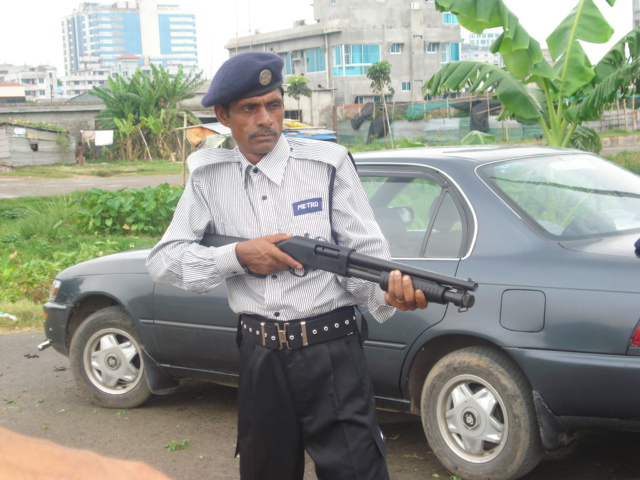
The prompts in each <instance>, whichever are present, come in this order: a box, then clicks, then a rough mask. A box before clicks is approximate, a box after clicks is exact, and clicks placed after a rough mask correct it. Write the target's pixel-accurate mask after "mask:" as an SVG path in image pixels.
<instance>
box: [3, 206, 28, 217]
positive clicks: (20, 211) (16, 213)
mask: <svg viewBox="0 0 640 480" xmlns="http://www.w3.org/2000/svg"><path fill="white" fill-rule="evenodd" d="M31 215H33V211H31V210H29V209H26V208H10V209H7V210H2V211H0V216H3V217H4V218H10V219H17V218H27V217H29V216H31Z"/></svg>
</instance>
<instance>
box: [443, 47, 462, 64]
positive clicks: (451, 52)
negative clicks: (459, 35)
mask: <svg viewBox="0 0 640 480" xmlns="http://www.w3.org/2000/svg"><path fill="white" fill-rule="evenodd" d="M458 60H460V44H459V43H446V42H445V43H441V44H440V65H446V64H447V63H449V62H457V61H458Z"/></svg>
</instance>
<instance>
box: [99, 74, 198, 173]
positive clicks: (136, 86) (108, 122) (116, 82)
mask: <svg viewBox="0 0 640 480" xmlns="http://www.w3.org/2000/svg"><path fill="white" fill-rule="evenodd" d="M200 75H201V74H200V73H195V72H194V71H190V72H189V73H187V74H185V73H184V71H183V69H182V67H180V68H179V70H178V72H177V73H176V74H175V75H173V76H172V75H171V74H170V73H169V72H168V71H167V70H165V69H164V68H163V67H162V66H161V65H160V66H156V65H153V64H151V75H146V74H144V73H142V71H141V70H139V69H138V70H136V71H135V73H134V74H133V75H132V76H131V77H122V76H115V77H109V78H108V79H107V88H100V87H95V86H94V87H93V89H92V90H91V91H90V92H89V93H90V94H91V95H94V96H96V97H98V98H100V99H101V100H102V101H103V102H104V105H105V108H104V109H103V110H102V111H101V112H100V113H99V114H98V115H97V116H96V117H97V118H99V119H101V124H100V125H101V128H103V129H106V130H109V129H113V130H116V131H117V132H118V134H119V135H118V139H119V140H120V141H121V142H122V143H121V146H123V147H124V149H125V150H126V151H127V153H128V155H131V154H133V153H135V152H137V151H138V150H139V149H138V148H136V145H137V144H138V142H140V141H142V140H141V137H140V135H139V134H140V133H142V134H143V135H145V136H146V137H147V138H150V139H151V141H150V143H152V144H153V145H154V151H153V153H154V155H155V156H157V157H160V158H162V157H167V156H168V155H170V153H171V152H175V151H178V149H179V136H176V135H173V136H167V134H169V133H171V132H173V130H174V129H175V128H177V127H180V126H181V125H182V118H183V117H182V114H183V113H185V114H186V115H187V116H188V118H189V119H190V122H191V123H200V121H199V120H198V118H197V117H196V116H195V115H194V114H193V113H192V112H190V111H189V110H186V109H182V108H180V106H179V105H178V104H179V103H180V102H181V101H183V100H187V99H189V98H193V97H194V96H195V93H194V92H195V89H196V88H197V87H199V86H200V85H202V84H203V83H204V81H203V80H200ZM149 119H152V120H149ZM116 120H119V122H116ZM158 122H159V123H158ZM127 132H128V133H127ZM125 137H126V140H125ZM130 160H134V158H130Z"/></svg>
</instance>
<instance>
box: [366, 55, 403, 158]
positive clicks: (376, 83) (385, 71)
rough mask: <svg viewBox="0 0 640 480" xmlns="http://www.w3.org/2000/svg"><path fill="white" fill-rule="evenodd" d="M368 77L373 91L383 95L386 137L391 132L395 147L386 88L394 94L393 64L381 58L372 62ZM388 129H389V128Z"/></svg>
mask: <svg viewBox="0 0 640 480" xmlns="http://www.w3.org/2000/svg"><path fill="white" fill-rule="evenodd" d="M367 78H368V79H369V80H371V90H373V93H375V94H378V95H380V96H381V97H382V110H383V112H384V122H385V138H386V132H387V131H388V132H389V137H390V139H391V148H394V147H393V134H392V133H391V122H390V121H389V112H388V111H387V102H386V100H385V95H384V90H385V88H386V89H387V90H388V91H389V93H391V95H393V94H394V93H396V92H395V90H394V89H393V87H392V86H391V64H390V63H389V62H388V61H387V60H381V61H379V62H376V63H372V64H371V65H370V66H369V70H368V71H367ZM387 129H388V130H387Z"/></svg>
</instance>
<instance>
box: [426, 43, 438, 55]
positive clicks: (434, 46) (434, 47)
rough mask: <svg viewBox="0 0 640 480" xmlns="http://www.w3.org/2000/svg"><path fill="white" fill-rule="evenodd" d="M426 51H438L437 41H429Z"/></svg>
mask: <svg viewBox="0 0 640 480" xmlns="http://www.w3.org/2000/svg"><path fill="white" fill-rule="evenodd" d="M425 51H426V52H427V53H437V52H438V44H437V43H433V42H431V43H427V46H426V48H425Z"/></svg>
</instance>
